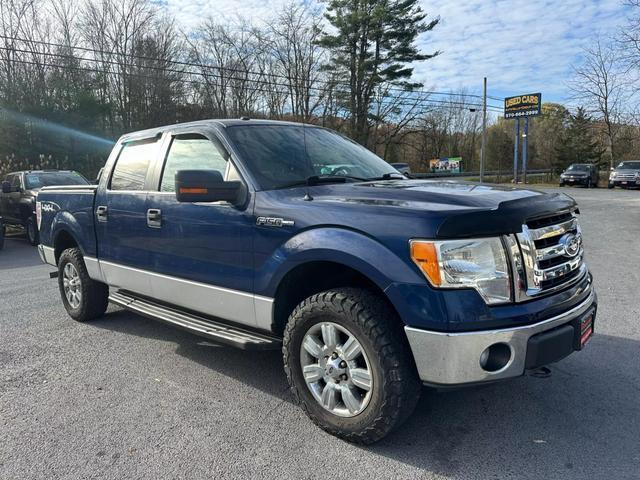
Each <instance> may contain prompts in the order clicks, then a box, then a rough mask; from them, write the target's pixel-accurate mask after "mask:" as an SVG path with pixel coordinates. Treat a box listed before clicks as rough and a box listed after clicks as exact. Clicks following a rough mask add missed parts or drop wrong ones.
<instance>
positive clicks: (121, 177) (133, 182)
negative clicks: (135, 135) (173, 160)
mask: <svg viewBox="0 0 640 480" xmlns="http://www.w3.org/2000/svg"><path fill="white" fill-rule="evenodd" d="M156 145H157V141H156V139H153V140H151V141H149V140H145V141H140V142H131V143H126V144H125V145H124V147H122V150H121V151H120V155H118V159H117V160H116V166H115V168H114V169H113V175H112V176H111V184H110V186H109V188H110V189H111V190H144V183H145V179H146V178H147V170H148V168H149V164H150V163H151V160H152V158H153V155H154V153H155V151H156Z"/></svg>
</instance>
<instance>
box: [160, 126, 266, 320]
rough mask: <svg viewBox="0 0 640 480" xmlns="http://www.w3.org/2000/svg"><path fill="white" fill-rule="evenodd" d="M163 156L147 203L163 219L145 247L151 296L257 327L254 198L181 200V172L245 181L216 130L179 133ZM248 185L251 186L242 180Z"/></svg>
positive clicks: (168, 142)
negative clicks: (177, 180)
mask: <svg viewBox="0 0 640 480" xmlns="http://www.w3.org/2000/svg"><path fill="white" fill-rule="evenodd" d="M165 149H166V152H167V153H166V156H165V160H164V163H163V164H161V165H159V168H158V170H157V172H156V178H157V184H156V188H155V189H153V191H150V192H149V194H148V198H147V205H148V211H149V212H155V214H156V215H157V217H158V221H157V222H156V224H155V225H149V227H148V228H149V231H150V235H149V238H148V243H147V245H148V249H149V253H150V263H151V265H152V269H153V271H154V272H156V273H158V274H160V275H157V276H154V278H153V280H152V282H153V290H154V297H155V298H158V299H162V300H165V301H167V302H169V303H172V304H175V305H179V306H181V307H184V308H188V309H191V310H195V311H198V312H202V313H206V314H209V315H213V316H216V317H220V318H224V319H226V320H232V321H235V322H238V323H244V324H250V325H253V324H254V323H255V321H254V319H255V310H254V305H253V296H252V290H253V257H252V243H253V224H254V219H253V215H252V207H251V205H252V203H253V202H252V200H251V199H249V200H248V201H247V203H246V205H244V206H242V207H237V206H234V205H231V204H230V203H228V202H212V203H179V202H178V201H177V200H176V196H175V174H176V172H177V171H178V170H217V171H219V172H220V173H221V174H222V176H223V178H224V179H225V180H240V181H242V179H241V178H240V176H239V174H238V171H237V170H236V168H235V166H234V164H233V161H232V159H231V158H230V155H229V153H228V152H227V150H226V148H225V147H224V146H223V144H222V142H221V140H220V139H219V138H218V137H217V135H216V134H215V132H211V131H209V130H193V129H190V130H176V131H174V132H171V133H170V134H169V135H168V136H167V138H166V139H165ZM245 185H246V183H245Z"/></svg>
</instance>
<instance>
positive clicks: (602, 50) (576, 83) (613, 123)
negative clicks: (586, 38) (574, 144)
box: [569, 39, 625, 168]
mask: <svg viewBox="0 0 640 480" xmlns="http://www.w3.org/2000/svg"><path fill="white" fill-rule="evenodd" d="M583 55H584V62H583V64H582V65H580V66H576V67H574V76H573V79H572V80H571V82H570V83H569V88H570V89H571V91H572V92H573V95H572V98H573V100H575V101H577V102H579V103H580V104H581V106H583V107H585V109H586V110H587V112H588V113H589V114H591V115H593V116H594V117H595V118H597V119H598V120H599V121H600V122H602V125H603V134H604V136H605V138H606V147H607V155H608V157H609V162H610V164H611V167H612V168H613V162H614V158H615V152H614V145H615V139H616V135H617V133H618V130H619V127H620V122H621V120H622V113H623V106H624V100H625V98H624V97H625V92H624V83H623V75H622V69H621V65H620V59H619V57H618V55H617V52H616V50H615V48H614V47H613V46H612V45H611V44H610V43H605V42H603V41H602V40H601V39H597V40H596V42H595V44H594V45H593V46H591V47H588V48H585V50H584V52H583Z"/></svg>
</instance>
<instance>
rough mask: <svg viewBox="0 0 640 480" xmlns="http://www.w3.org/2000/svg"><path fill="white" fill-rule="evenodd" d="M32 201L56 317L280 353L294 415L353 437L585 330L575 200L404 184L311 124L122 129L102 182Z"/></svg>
mask: <svg viewBox="0 0 640 480" xmlns="http://www.w3.org/2000/svg"><path fill="white" fill-rule="evenodd" d="M326 165H340V173H337V174H333V175H326V174H321V173H320V172H321V171H322V169H323V168H324V167H325V166H326ZM38 203H39V207H38V209H37V211H38V212H39V215H40V220H39V223H40V235H41V239H42V243H41V245H40V246H39V252H40V255H41V257H42V259H43V261H45V262H46V263H48V264H50V265H53V266H55V267H56V268H57V271H58V286H59V289H60V294H61V298H62V303H63V305H64V307H65V308H66V310H67V312H68V313H69V315H70V316H71V318H73V319H75V320H78V321H88V320H92V319H94V318H97V317H100V316H101V315H103V314H104V312H105V310H106V308H107V303H108V302H109V301H111V302H113V303H115V304H117V305H120V306H122V307H124V308H126V309H129V310H131V311H133V312H137V313H140V314H142V315H146V316H149V317H151V318H154V319H157V320H160V321H163V322H167V323H169V324H171V325H174V326H177V327H180V328H182V329H186V330H188V331H190V332H193V333H195V334H197V335H201V336H203V337H206V338H208V339H211V340H213V341H217V342H221V343H226V344H230V345H233V346H236V347H239V348H242V349H281V350H282V353H283V361H284V370H285V372H286V375H287V379H288V382H289V385H290V387H291V391H292V392H293V395H294V397H295V399H296V400H297V402H298V403H299V404H300V405H301V406H302V408H303V410H304V411H305V412H306V414H307V415H308V416H309V417H310V418H311V419H312V420H313V421H314V422H315V423H316V424H317V425H319V426H320V427H322V428H323V429H325V430H327V431H328V432H330V433H331V434H333V435H336V436H339V437H342V438H344V439H347V440H349V441H353V442H359V443H371V442H374V441H376V440H379V439H380V438H382V437H384V436H385V435H386V434H387V433H388V432H389V431H390V430H392V429H393V428H395V427H397V426H398V425H399V424H400V423H402V422H403V421H404V420H405V419H406V418H407V417H408V416H409V415H410V414H411V412H412V411H413V409H414V407H415V406H416V403H417V400H418V397H419V395H420V391H421V388H420V386H421V384H427V385H432V386H437V387H459V386H469V385H476V384H482V383H486V382H493V381H497V380H504V379H507V378H512V377H517V376H520V375H523V374H524V373H525V371H527V370H529V369H535V368H537V367H540V366H542V365H547V364H549V363H552V362H556V361H558V360H560V359H561V358H563V357H565V356H567V355H569V354H571V353H572V352H574V351H576V350H580V349H582V348H583V347H584V346H585V344H586V342H587V341H588V340H589V338H590V337H591V335H592V334H593V327H594V319H595V314H596V307H597V299H596V293H595V290H594V287H593V283H592V277H591V274H590V273H589V271H588V269H587V265H586V263H585V262H584V261H583V246H582V235H581V231H580V226H579V224H578V218H577V214H578V209H577V205H576V203H575V201H574V200H573V199H571V198H570V197H568V196H566V195H564V194H561V193H548V194H547V193H542V192H538V191H534V190H519V189H516V188H513V187H500V186H489V185H484V186H482V187H481V188H478V185H477V184H473V183H456V182H453V181H441V180H440V181H429V180H411V179H407V178H404V177H403V176H402V175H400V174H399V173H398V172H397V171H396V170H395V169H394V168H393V167H391V166H390V165H389V164H388V163H386V162H385V161H383V160H382V159H380V158H379V157H377V156H375V155H374V154H373V153H371V152H370V151H369V150H367V149H365V148H363V147H361V146H359V145H357V144H355V143H353V142H351V141H349V140H347V139H345V138H343V137H342V136H340V135H339V134H336V133H334V132H332V131H331V130H327V129H324V128H321V127H315V126H302V125H300V124H295V123H287V122H274V121H266V120H210V121H201V122H196V123H189V124H182V125H171V126H167V127H162V128H157V129H153V130H146V131H142V132H136V133H132V134H128V135H125V136H123V137H122V138H121V139H120V140H119V141H118V143H117V144H116V146H115V148H114V150H113V152H112V153H111V155H110V157H109V159H108V161H107V164H106V166H105V169H104V171H103V174H102V176H101V178H100V183H99V185H97V186H84V185H82V186H75V187H45V188H43V189H42V190H41V191H40V193H39V195H38ZM87 348H90V346H89V345H87ZM577 365H578V364H572V366H571V368H577ZM469 408H470V409H471V408H477V407H476V406H473V405H469Z"/></svg>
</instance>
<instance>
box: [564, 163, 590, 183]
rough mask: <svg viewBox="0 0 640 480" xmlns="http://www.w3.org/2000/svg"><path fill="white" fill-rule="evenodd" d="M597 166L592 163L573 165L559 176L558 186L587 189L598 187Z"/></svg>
mask: <svg viewBox="0 0 640 480" xmlns="http://www.w3.org/2000/svg"><path fill="white" fill-rule="evenodd" d="M598 175H599V173H598V166H597V165H595V164H593V163H573V164H571V165H569V167H568V168H567V169H566V170H565V171H564V172H562V173H561V174H560V186H561V187H564V186H565V185H583V186H585V187H587V188H592V187H597V186H598Z"/></svg>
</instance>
